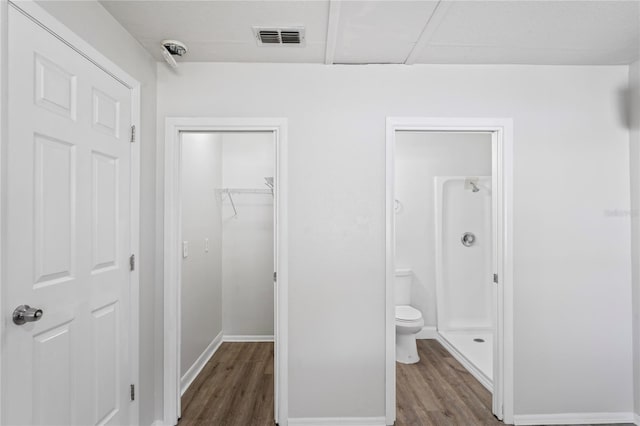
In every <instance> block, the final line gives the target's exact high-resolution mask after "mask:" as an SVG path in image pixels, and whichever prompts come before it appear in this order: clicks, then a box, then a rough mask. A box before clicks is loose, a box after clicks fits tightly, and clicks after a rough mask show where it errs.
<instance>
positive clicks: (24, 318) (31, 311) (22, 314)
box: [13, 305, 43, 325]
mask: <svg viewBox="0 0 640 426" xmlns="http://www.w3.org/2000/svg"><path fill="white" fill-rule="evenodd" d="M42 314H43V312H42V309H38V308H32V307H31V306H29V305H20V306H18V307H17V308H16V309H15V311H13V323H14V324H17V325H22V324H24V323H26V322H34V321H38V320H39V319H40V318H42Z"/></svg>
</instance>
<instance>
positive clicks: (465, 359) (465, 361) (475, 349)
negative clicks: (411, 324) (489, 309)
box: [438, 330, 493, 392]
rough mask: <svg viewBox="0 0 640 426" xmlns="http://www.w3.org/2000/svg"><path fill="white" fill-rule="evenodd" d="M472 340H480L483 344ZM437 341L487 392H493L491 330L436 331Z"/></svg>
mask: <svg viewBox="0 0 640 426" xmlns="http://www.w3.org/2000/svg"><path fill="white" fill-rule="evenodd" d="M474 339H482V340H484V342H477V341H474ZM438 340H439V341H440V343H441V344H442V345H443V346H444V347H445V348H446V349H447V350H448V351H449V353H451V355H452V356H453V357H454V358H455V359H457V360H458V361H459V362H460V363H461V364H462V365H463V366H464V367H465V368H466V369H467V370H468V371H469V372H470V373H471V374H472V375H473V376H474V377H475V378H476V379H478V381H479V382H480V383H482V385H483V386H484V387H485V388H487V389H488V390H489V392H493V334H492V332H491V330H476V331H438Z"/></svg>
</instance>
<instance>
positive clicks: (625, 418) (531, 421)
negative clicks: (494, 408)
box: [513, 413, 638, 425]
mask: <svg viewBox="0 0 640 426" xmlns="http://www.w3.org/2000/svg"><path fill="white" fill-rule="evenodd" d="M634 417H635V420H636V421H637V417H638V416H634V414H633V413H560V414H516V415H514V416H513V423H514V424H516V425H580V424H605V423H632V422H633V421H634ZM636 424H637V422H636Z"/></svg>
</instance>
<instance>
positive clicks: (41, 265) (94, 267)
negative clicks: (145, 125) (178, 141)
mask: <svg viewBox="0 0 640 426" xmlns="http://www.w3.org/2000/svg"><path fill="white" fill-rule="evenodd" d="M9 9H10V11H9V74H8V82H9V84H8V87H9V94H8V96H9V98H8V111H9V112H8V114H9V117H8V118H9V120H8V123H9V141H8V150H7V181H6V185H7V200H6V201H7V203H6V209H7V214H6V241H5V242H4V243H5V246H4V247H5V248H6V251H5V253H6V264H5V265H6V266H5V270H6V275H5V276H6V279H7V280H6V293H5V294H6V297H5V299H4V301H3V312H5V313H6V314H9V315H10V314H11V312H12V311H13V310H14V309H15V308H16V307H17V306H18V305H23V304H28V305H30V306H32V307H36V308H40V309H42V310H43V316H42V318H41V319H40V320H39V321H36V322H30V323H26V324H24V325H15V324H13V322H12V321H11V319H7V321H8V323H7V325H6V334H5V342H3V346H4V348H5V352H4V354H3V355H4V356H5V357H6V358H5V360H3V365H4V366H5V367H6V370H5V388H4V389H5V392H4V393H5V394H4V395H3V399H4V405H3V417H4V420H5V421H6V424H11V425H23V424H24V425H27V424H28V425H43V424H46V425H89V424H125V423H128V421H129V417H128V407H129V404H130V395H129V377H130V375H129V369H130V366H129V365H128V360H129V325H128V324H129V312H130V306H129V281H130V268H129V256H130V254H131V253H130V232H131V224H130V223H129V222H130V219H129V218H130V156H131V154H130V152H131V151H130V126H131V92H130V90H129V89H128V88H127V87H125V86H124V85H122V84H121V83H120V82H118V81H117V80H115V79H114V78H113V77H111V76H110V75H108V74H107V73H105V72H104V71H102V70H101V69H99V68H98V67H97V66H95V65H94V64H92V63H91V62H89V60H87V59H86V58H84V57H83V56H82V55H80V54H79V53H77V52H76V51H74V50H73V49H72V48H71V47H69V46H67V45H66V44H65V43H64V42H62V41H60V40H59V39H58V38H56V37H55V36H54V35H52V34H50V33H49V32H48V31H47V30H45V29H43V28H42V27H40V26H38V25H37V24H36V23H34V22H32V21H31V20H30V19H29V18H27V17H26V16H24V15H23V14H22V13H21V12H19V11H17V10H15V9H14V8H12V7H10V8H9Z"/></svg>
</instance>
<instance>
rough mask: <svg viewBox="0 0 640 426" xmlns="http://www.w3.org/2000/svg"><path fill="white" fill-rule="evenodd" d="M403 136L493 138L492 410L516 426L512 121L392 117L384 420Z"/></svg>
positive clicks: (389, 392) (392, 374)
mask: <svg viewBox="0 0 640 426" xmlns="http://www.w3.org/2000/svg"><path fill="white" fill-rule="evenodd" d="M398 131H418V132H419V131H422V132H483V133H491V139H492V165H491V168H492V180H493V181H495V182H496V186H495V187H494V197H493V201H492V203H493V210H494V212H495V213H496V214H495V218H494V219H493V220H494V222H493V223H494V238H495V240H496V244H495V245H494V248H493V250H494V256H493V258H494V259H493V262H494V268H495V269H494V270H495V272H496V273H497V274H498V277H499V284H498V286H497V301H496V302H497V308H496V313H495V316H496V324H495V330H494V334H495V339H496V344H495V345H494V347H497V349H498V351H497V354H494V366H495V367H497V368H495V371H494V380H493V407H492V411H493V412H494V414H496V416H497V417H498V418H499V419H500V420H503V421H504V422H505V423H507V424H512V423H513V120H512V119H511V118H465V117H460V118H451V117H387V123H386V203H385V206H386V250H385V261H386V262H385V265H386V279H385V283H386V285H385V289H386V315H385V324H386V328H385V336H386V355H385V413H386V414H385V416H386V424H387V425H392V424H394V422H395V420H396V365H395V364H396V360H395V358H396V355H395V344H396V343H395V342H396V330H395V328H396V327H395V295H394V289H395V286H394V277H395V275H394V269H395V211H394V200H395V146H396V133H397V132H398Z"/></svg>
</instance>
